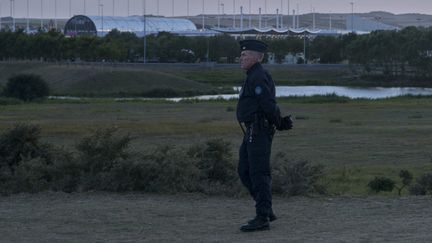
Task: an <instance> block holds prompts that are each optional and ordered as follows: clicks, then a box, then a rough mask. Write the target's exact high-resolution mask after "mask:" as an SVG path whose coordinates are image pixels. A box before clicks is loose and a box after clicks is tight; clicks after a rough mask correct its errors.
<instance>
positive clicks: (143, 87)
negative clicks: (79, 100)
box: [0, 63, 216, 96]
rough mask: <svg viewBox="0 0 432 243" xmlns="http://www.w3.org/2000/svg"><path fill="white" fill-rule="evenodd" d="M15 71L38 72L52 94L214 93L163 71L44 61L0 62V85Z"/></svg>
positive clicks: (165, 94)
mask: <svg viewBox="0 0 432 243" xmlns="http://www.w3.org/2000/svg"><path fill="white" fill-rule="evenodd" d="M19 73H34V74H38V75H41V76H42V77H43V79H45V80H46V81H47V82H48V83H49V85H50V88H51V90H52V94H54V95H79V96H177V95H193V94H208V93H214V92H216V90H215V88H213V87H212V86H211V85H209V84H203V83H199V82H196V81H193V80H190V79H187V78H183V77H179V76H176V75H173V74H169V73H166V72H164V70H153V69H151V68H145V69H143V68H127V67H106V66H92V65H88V66H76V65H56V64H46V63H44V64H42V63H0V85H5V83H6V82H7V79H8V78H9V77H11V76H13V75H16V74H19Z"/></svg>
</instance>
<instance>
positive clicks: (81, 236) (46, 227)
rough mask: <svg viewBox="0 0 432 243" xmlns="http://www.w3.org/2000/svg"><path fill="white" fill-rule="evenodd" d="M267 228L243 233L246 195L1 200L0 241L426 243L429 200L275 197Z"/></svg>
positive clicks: (249, 212)
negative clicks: (274, 219)
mask: <svg viewBox="0 0 432 243" xmlns="http://www.w3.org/2000/svg"><path fill="white" fill-rule="evenodd" d="M274 210H275V212H276V214H277V215H278V216H279V219H278V220H276V221H275V222H273V223H272V224H271V230H270V231H264V232H255V233H242V232H240V231H239V226H240V225H242V224H243V223H245V222H246V221H247V220H248V219H250V217H252V216H253V213H254V209H253V203H252V202H251V201H250V200H249V199H248V198H225V197H207V196H203V195H184V194H181V195H151V194H114V193H85V194H82V193H80V194H64V193H41V194H33V195H30V194H20V195H13V196H10V197H0V242H431V241H432V230H431V225H432V213H431V212H432V199H431V198H430V197H401V198H382V197H366V198H358V197H357V198H352V197H325V198H303V197H295V198H275V199H274Z"/></svg>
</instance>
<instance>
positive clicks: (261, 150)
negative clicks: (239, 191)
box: [237, 40, 292, 232]
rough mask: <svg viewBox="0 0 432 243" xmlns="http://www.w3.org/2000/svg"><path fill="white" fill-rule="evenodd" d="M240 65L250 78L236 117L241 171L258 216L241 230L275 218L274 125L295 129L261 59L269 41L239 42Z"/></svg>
mask: <svg viewBox="0 0 432 243" xmlns="http://www.w3.org/2000/svg"><path fill="white" fill-rule="evenodd" d="M240 48H241V55H240V64H241V68H242V69H244V70H245V71H246V74H247V78H246V80H245V82H244V84H243V87H242V88H241V90H240V97H239V101H238V104H237V120H238V122H239V123H240V126H241V127H242V130H243V133H244V137H243V142H242V144H241V146H240V151H239V165H238V173H239V176H240V180H241V182H242V183H243V185H244V186H245V187H246V188H247V189H248V191H249V193H250V194H251V196H252V198H253V199H254V200H255V209H256V216H255V218H254V219H252V220H250V221H249V222H248V223H247V224H246V225H243V226H242V227H241V228H240V230H241V231H244V232H250V231H257V230H267V229H269V228H270V225H269V221H273V220H276V216H275V215H274V213H273V210H272V194H271V172H270V152H271V144H272V139H273V135H274V132H275V128H276V129H278V130H288V129H291V128H292V121H291V119H290V117H289V116H287V117H284V118H281V115H280V110H279V107H278V106H277V104H276V100H275V84H274V82H273V79H272V77H271V75H270V74H269V73H268V72H267V71H266V70H264V69H263V67H262V66H261V64H260V62H261V61H262V59H263V57H264V53H265V51H266V49H267V44H265V43H264V42H261V41H258V40H242V41H240Z"/></svg>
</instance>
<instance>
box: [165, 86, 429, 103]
mask: <svg viewBox="0 0 432 243" xmlns="http://www.w3.org/2000/svg"><path fill="white" fill-rule="evenodd" d="M234 90H236V91H239V90H240V87H234ZM330 94H335V95H337V96H345V97H348V98H351V99H359V98H363V99H382V98H389V97H397V96H404V95H432V88H414V87H413V88H409V87H404V88H384V87H344V86H276V96H277V97H290V96H314V95H330ZM235 98H238V94H222V95H201V96H195V97H188V98H169V99H168V100H171V101H180V100H184V99H198V100H211V99H235Z"/></svg>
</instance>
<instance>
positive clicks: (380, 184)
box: [368, 177, 395, 193]
mask: <svg viewBox="0 0 432 243" xmlns="http://www.w3.org/2000/svg"><path fill="white" fill-rule="evenodd" d="M368 187H369V189H370V190H372V191H374V192H377V193H378V192H381V191H384V192H391V191H393V189H394V187H395V182H394V181H393V180H392V179H390V178H386V177H375V179H373V180H372V181H370V182H369V183H368Z"/></svg>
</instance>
